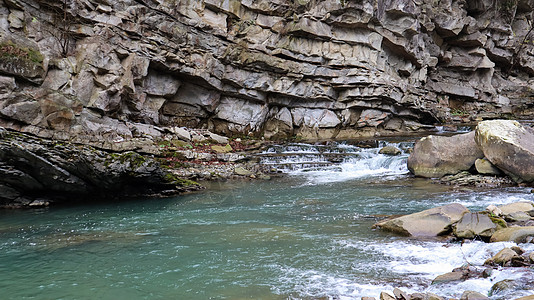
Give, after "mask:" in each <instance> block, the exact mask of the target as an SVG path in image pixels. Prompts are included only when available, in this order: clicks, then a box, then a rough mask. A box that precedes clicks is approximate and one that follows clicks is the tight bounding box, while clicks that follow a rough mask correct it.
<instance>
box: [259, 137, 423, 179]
mask: <svg viewBox="0 0 534 300" xmlns="http://www.w3.org/2000/svg"><path fill="white" fill-rule="evenodd" d="M385 146H394V147H396V148H398V149H400V150H401V154H400V155H396V156H391V155H385V154H380V153H379V151H380V149H382V148H383V147H385ZM412 147H413V143H410V142H403V143H387V142H378V143H377V144H376V145H375V147H371V148H367V147H359V146H355V145H350V144H347V143H329V144H327V145H312V144H297V143H295V144H287V145H275V146H272V147H270V148H269V149H267V150H266V151H265V152H263V153H261V154H259V156H260V157H261V163H262V164H265V165H270V166H272V167H273V168H276V169H278V170H279V171H281V172H284V173H288V174H290V175H301V176H308V177H315V179H314V180H313V181H314V182H317V183H320V182H333V181H344V180H348V179H352V178H358V177H367V176H382V175H401V174H406V173H407V172H408V169H407V167H406V159H407V157H408V153H407V151H408V149H410V148H412Z"/></svg>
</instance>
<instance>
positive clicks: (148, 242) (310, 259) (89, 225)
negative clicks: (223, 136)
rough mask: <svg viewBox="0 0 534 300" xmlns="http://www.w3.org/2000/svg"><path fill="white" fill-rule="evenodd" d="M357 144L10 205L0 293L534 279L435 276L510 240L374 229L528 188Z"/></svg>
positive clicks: (292, 292)
mask: <svg viewBox="0 0 534 300" xmlns="http://www.w3.org/2000/svg"><path fill="white" fill-rule="evenodd" d="M356 150H357V151H359V152H362V151H363V152H369V153H372V154H373V155H369V156H368V157H367V158H366V156H365V155H360V156H359V157H360V158H359V159H354V158H346V159H345V160H344V161H342V162H340V163H339V164H337V165H334V166H329V167H324V168H323V169H321V168H319V169H318V168H315V167H313V168H310V169H306V168H300V169H297V170H289V169H288V170H286V172H288V175H287V176H286V177H283V178H276V179H273V180H270V181H238V182H226V183H212V184H210V186H209V189H208V190H207V191H205V192H202V193H196V194H190V195H184V196H180V197H175V198H167V199H150V200H139V201H129V202H122V203H108V204H94V205H82V206H75V207H60V208H49V209H41V210H24V211H2V212H0V291H2V295H1V296H0V297H1V298H2V299H95V298H100V299H312V298H319V297H324V298H326V299H359V297H362V296H373V297H377V296H378V295H379V293H380V292H381V291H382V290H390V291H391V290H392V289H393V287H400V288H401V289H403V290H405V291H409V292H416V291H420V292H421V291H430V292H434V293H436V294H440V295H446V296H450V297H458V298H459V296H460V295H461V293H462V292H463V291H464V290H476V291H479V292H482V293H485V294H487V293H488V291H489V289H490V288H491V285H492V284H493V283H495V282H497V281H499V280H502V279H505V278H520V277H525V276H530V277H532V275H531V274H530V273H531V271H530V270H529V269H517V270H515V271H509V270H508V271H496V272H494V273H493V275H492V278H490V279H485V280H469V281H466V282H463V283H461V284H460V285H458V286H430V282H431V281H432V279H433V278H434V277H435V276H437V275H440V274H442V273H446V272H449V271H451V270H452V269H453V268H455V267H459V266H461V265H463V264H465V263H468V262H469V263H471V264H474V265H481V264H482V263H483V262H484V260H485V259H486V258H488V257H490V256H491V255H492V254H495V253H496V252H498V251H499V250H501V249H502V248H503V247H504V246H509V245H511V244H504V243H496V244H484V243H481V242H472V243H464V244H463V245H461V244H447V243H442V242H438V241H416V240H411V239H407V238H400V237H395V236H392V235H390V234H386V233H383V232H380V231H374V230H372V229H371V226H372V224H374V223H375V222H376V220H377V216H378V215H389V214H405V213H412V212H416V211H420V210H422V209H426V208H431V207H434V206H438V205H443V204H448V203H453V202H459V203H462V204H464V205H466V206H467V207H469V208H470V209H473V210H475V209H483V208H484V207H485V206H487V205H489V204H492V203H493V204H504V203H511V202H515V201H519V200H529V201H532V200H534V196H533V195H532V194H530V193H529V190H528V189H524V188H508V189H494V190H491V191H480V190H453V189H452V188H450V187H447V186H440V185H435V184H431V183H430V182H429V181H428V180H421V179H413V178H410V177H409V176H408V175H406V169H405V167H404V164H403V163H402V162H403V160H404V159H405V158H406V155H405V154H404V155H402V156H400V157H397V158H395V159H394V161H391V159H390V158H388V157H380V156H379V155H377V154H376V152H377V151H378V150H377V149H365V150H362V149H356ZM356 150H355V151H356ZM360 154H361V153H360ZM365 159H369V161H368V162H364V161H363V160H365ZM380 159H382V160H383V161H384V162H383V163H378V164H376V161H377V160H380ZM388 159H390V161H387V160H388ZM351 160H352V161H351ZM373 162H374V163H375V164H374V165H373ZM399 162H400V163H399ZM358 164H359V165H358ZM521 246H522V247H524V248H526V249H530V250H534V245H521ZM533 293H534V291H524V290H523V291H522V290H518V291H514V292H513V293H511V294H506V295H497V296H494V297H493V299H500V298H499V297H501V298H502V297H505V298H504V299H514V298H515V297H519V296H523V295H529V294H533Z"/></svg>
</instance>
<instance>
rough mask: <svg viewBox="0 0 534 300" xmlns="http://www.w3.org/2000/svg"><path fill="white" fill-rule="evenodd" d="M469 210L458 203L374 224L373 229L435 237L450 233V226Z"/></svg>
mask: <svg viewBox="0 0 534 300" xmlns="http://www.w3.org/2000/svg"><path fill="white" fill-rule="evenodd" d="M468 212H469V210H468V209H467V208H465V207H464V206H463V205H461V204H458V203H453V204H448V205H445V206H441V207H435V208H431V209H427V210H425V211H422V212H418V213H414V214H411V215H406V216H402V217H398V218H394V219H390V220H384V221H381V222H378V223H376V224H375V225H374V226H373V227H376V228H380V229H383V230H386V231H392V232H395V233H398V234H401V235H406V236H415V237H435V236H439V235H445V234H448V233H450V231H451V225H452V224H453V223H455V222H457V221H458V220H460V219H461V218H462V216H463V215H464V214H465V213H468Z"/></svg>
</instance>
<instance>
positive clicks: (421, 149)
mask: <svg viewBox="0 0 534 300" xmlns="http://www.w3.org/2000/svg"><path fill="white" fill-rule="evenodd" d="M474 137H475V133H474V132H469V133H465V134H459V135H455V136H451V137H446V136H433V135H431V136H428V137H425V138H422V139H421V140H419V141H418V142H417V143H416V144H415V147H414V150H413V152H412V154H411V155H410V157H409V158H408V169H409V170H410V172H412V173H413V174H414V175H416V176H421V177H429V178H435V177H442V176H444V175H447V174H457V173H459V172H461V171H467V170H469V169H471V167H473V165H474V164H475V161H476V160H477V159H479V158H483V157H484V154H483V153H482V151H480V149H478V147H477V145H476V143H475V140H474Z"/></svg>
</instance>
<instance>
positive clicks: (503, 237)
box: [490, 226, 534, 244]
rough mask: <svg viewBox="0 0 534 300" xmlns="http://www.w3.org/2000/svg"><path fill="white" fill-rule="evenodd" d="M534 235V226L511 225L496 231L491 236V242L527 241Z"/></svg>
mask: <svg viewBox="0 0 534 300" xmlns="http://www.w3.org/2000/svg"><path fill="white" fill-rule="evenodd" d="M532 237H534V226H525V227H509V228H504V229H501V230H498V231H496V232H495V233H494V234H493V235H492V236H491V238H490V242H492V243H494V242H515V243H518V244H519V243H525V242H527V240H528V239H529V238H530V239H532Z"/></svg>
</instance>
